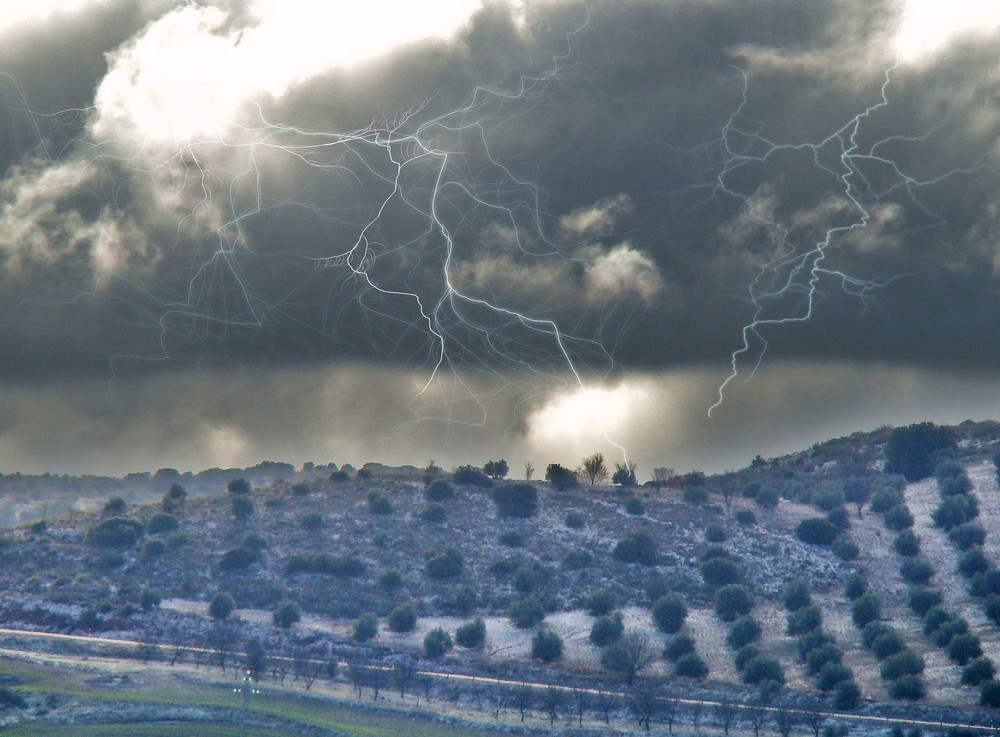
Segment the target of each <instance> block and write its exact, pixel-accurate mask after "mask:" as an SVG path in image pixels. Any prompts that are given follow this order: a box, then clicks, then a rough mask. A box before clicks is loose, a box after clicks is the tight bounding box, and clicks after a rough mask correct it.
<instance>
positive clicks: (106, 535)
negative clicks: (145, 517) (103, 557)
mask: <svg viewBox="0 0 1000 737" xmlns="http://www.w3.org/2000/svg"><path fill="white" fill-rule="evenodd" d="M144 532H145V528H144V527H143V526H142V523H141V522H136V521H135V520H134V519H129V518H128V517H111V518H109V519H106V520H104V521H103V522H101V523H99V524H97V525H95V526H93V527H91V528H90V529H89V530H88V531H87V539H88V540H89V541H90V543H91V544H92V545H97V546H98V547H102V548H131V547H132V546H133V545H135V544H136V543H137V542H139V539H140V538H141V537H142V536H143V533H144Z"/></svg>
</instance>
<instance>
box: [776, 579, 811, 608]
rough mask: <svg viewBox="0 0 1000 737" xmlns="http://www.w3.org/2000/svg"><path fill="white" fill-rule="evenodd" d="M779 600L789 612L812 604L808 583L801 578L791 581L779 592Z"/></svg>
mask: <svg viewBox="0 0 1000 737" xmlns="http://www.w3.org/2000/svg"><path fill="white" fill-rule="evenodd" d="M781 601H782V603H784V605H785V608H786V609H788V611H790V612H794V611H795V610H797V609H802V608H803V607H807V606H809V605H810V604H812V596H811V595H810V594H809V584H807V583H806V582H805V581H802V580H796V581H792V582H791V583H790V584H788V585H787V586H786V587H785V590H784V591H783V592H782V593H781Z"/></svg>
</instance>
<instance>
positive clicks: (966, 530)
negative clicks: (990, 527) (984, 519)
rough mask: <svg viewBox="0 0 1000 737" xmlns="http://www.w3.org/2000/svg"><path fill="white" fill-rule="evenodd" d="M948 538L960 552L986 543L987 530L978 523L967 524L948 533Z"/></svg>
mask: <svg viewBox="0 0 1000 737" xmlns="http://www.w3.org/2000/svg"><path fill="white" fill-rule="evenodd" d="M948 538H949V539H950V540H951V542H952V544H954V545H955V546H956V547H957V548H958V549H959V550H968V549H969V548H971V547H973V546H976V545H982V544H983V543H984V542H985V541H986V530H984V529H983V527H982V525H980V524H979V523H978V522H965V523H963V524H961V525H958V526H956V527H952V528H951V530H949V531H948Z"/></svg>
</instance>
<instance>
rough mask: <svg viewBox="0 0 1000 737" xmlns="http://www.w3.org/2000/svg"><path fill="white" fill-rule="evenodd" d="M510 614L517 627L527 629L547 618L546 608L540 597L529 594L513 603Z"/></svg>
mask: <svg viewBox="0 0 1000 737" xmlns="http://www.w3.org/2000/svg"><path fill="white" fill-rule="evenodd" d="M508 615H509V616H510V621H511V622H512V623H513V624H514V626H515V627H517V628H518V629H522V630H526V629H530V628H531V627H534V626H535V625H536V624H541V622H542V621H543V620H544V619H545V610H544V609H543V608H542V604H541V602H539V601H538V599H536V598H535V597H534V596H529V597H527V598H525V599H521V600H520V601H515V602H514V603H513V604H511V605H510V609H509V610H508Z"/></svg>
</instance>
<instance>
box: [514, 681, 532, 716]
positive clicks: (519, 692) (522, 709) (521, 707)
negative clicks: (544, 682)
mask: <svg viewBox="0 0 1000 737" xmlns="http://www.w3.org/2000/svg"><path fill="white" fill-rule="evenodd" d="M533 701H534V699H532V694H531V687H530V686H528V685H527V684H525V683H522V684H521V685H520V686H518V687H517V688H515V689H514V707H515V708H516V709H517V711H518V713H519V714H520V715H521V721H522V722H523V721H524V715H525V714H527V712H528V709H530V708H531V704H532V702H533Z"/></svg>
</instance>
